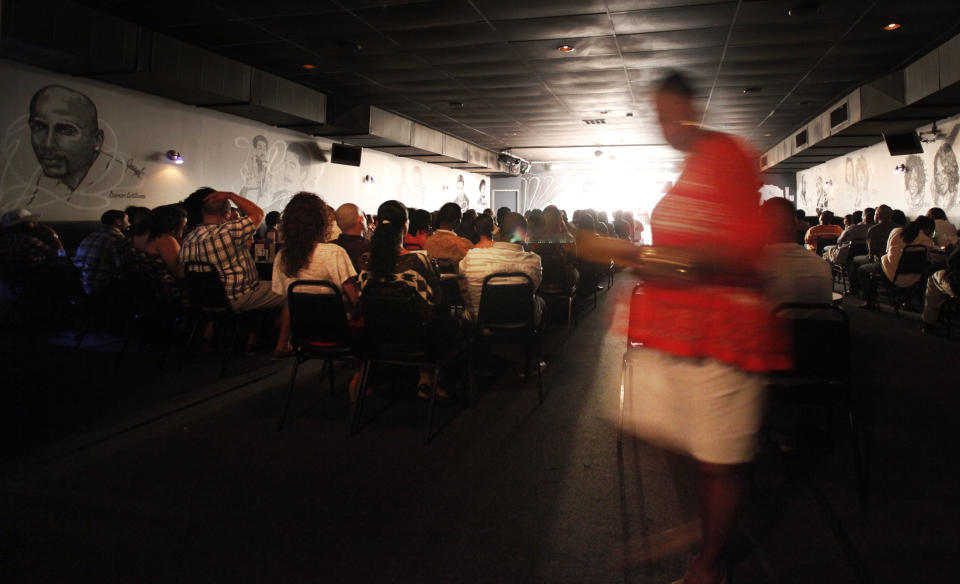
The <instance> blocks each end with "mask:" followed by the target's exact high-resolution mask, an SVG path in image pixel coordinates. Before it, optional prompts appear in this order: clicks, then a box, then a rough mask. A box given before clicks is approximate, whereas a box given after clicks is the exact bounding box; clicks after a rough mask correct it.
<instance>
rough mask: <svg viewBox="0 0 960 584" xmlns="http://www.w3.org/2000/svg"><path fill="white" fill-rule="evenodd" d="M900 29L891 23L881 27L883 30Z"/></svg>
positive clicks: (897, 25)
mask: <svg viewBox="0 0 960 584" xmlns="http://www.w3.org/2000/svg"><path fill="white" fill-rule="evenodd" d="M898 28H900V25H899V24H898V23H896V22H891V23H890V24H888V25H887V26H885V27H883V30H897V29H898Z"/></svg>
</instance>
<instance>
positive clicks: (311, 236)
mask: <svg viewBox="0 0 960 584" xmlns="http://www.w3.org/2000/svg"><path fill="white" fill-rule="evenodd" d="M327 220H328V216H327V205H326V204H325V203H324V202H323V200H322V199H321V198H320V197H318V196H317V195H314V194H313V193H297V194H296V195H294V196H293V198H291V199H290V202H289V203H287V206H286V208H285V209H284V210H283V223H282V224H281V225H280V230H281V232H282V234H283V242H284V243H283V248H282V249H281V250H280V253H279V254H278V255H277V259H276V261H275V262H274V263H273V279H272V281H271V288H272V289H273V292H274V293H276V294H278V295H280V296H283V297H286V295H287V289H288V288H289V287H290V284H292V283H293V282H295V281H297V280H327V281H328V282H332V283H333V284H335V285H337V286H338V287H339V288H340V291H341V293H342V294H343V295H344V300H345V305H346V306H347V307H351V306H355V305H356V304H357V301H358V299H359V292H358V289H357V284H356V276H357V271H356V269H354V267H353V263H352V262H351V261H350V256H349V255H347V250H346V249H344V248H343V247H341V246H339V245H336V244H333V243H323V238H324V234H326V233H327V231H328V225H327ZM341 235H342V234H341ZM306 291H308V292H309V289H307V290H306ZM283 311H284V314H285V315H286V318H287V319H289V317H290V313H289V309H288V308H287V307H286V306H284V308H283ZM281 334H283V335H286V337H285V338H281V339H278V340H277V350H276V351H275V352H274V356H275V357H284V356H286V355H289V354H291V351H290V349H289V342H290V336H289V334H290V331H289V329H286V330H282V331H281Z"/></svg>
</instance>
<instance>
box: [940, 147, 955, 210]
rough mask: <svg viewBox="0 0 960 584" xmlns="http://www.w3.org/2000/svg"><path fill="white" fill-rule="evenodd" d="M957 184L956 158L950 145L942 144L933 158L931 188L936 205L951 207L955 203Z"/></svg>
mask: <svg viewBox="0 0 960 584" xmlns="http://www.w3.org/2000/svg"><path fill="white" fill-rule="evenodd" d="M958 183H960V169H958V167H957V156H956V155H955V154H954V153H953V148H951V147H950V144H947V143H944V144H943V145H942V146H940V148H939V149H938V150H937V154H936V155H935V156H934V157H933V186H934V190H935V191H936V195H937V201H938V203H940V204H941V205H946V206H950V207H952V206H953V205H954V204H955V203H956V196H957V184H958Z"/></svg>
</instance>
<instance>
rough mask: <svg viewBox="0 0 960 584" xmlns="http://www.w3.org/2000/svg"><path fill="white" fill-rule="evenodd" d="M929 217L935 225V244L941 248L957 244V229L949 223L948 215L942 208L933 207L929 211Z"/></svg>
mask: <svg viewBox="0 0 960 584" xmlns="http://www.w3.org/2000/svg"><path fill="white" fill-rule="evenodd" d="M927 217H929V218H931V219H933V223H934V225H935V230H934V238H933V240H934V242H936V244H937V245H938V246H940V247H946V246H948V245H956V244H957V240H958V237H957V228H956V227H954V225H953V223H950V222H949V221H947V214H946V213H945V212H944V211H943V209H941V208H940V207H933V208H931V209H930V210H929V211H927Z"/></svg>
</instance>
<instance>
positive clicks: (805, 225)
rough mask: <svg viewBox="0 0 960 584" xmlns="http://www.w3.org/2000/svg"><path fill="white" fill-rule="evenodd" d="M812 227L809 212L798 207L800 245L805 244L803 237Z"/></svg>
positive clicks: (797, 237) (797, 239)
mask: <svg viewBox="0 0 960 584" xmlns="http://www.w3.org/2000/svg"><path fill="white" fill-rule="evenodd" d="M810 227H811V226H810V222H809V221H807V212H806V211H804V210H803V209H797V234H796V242H797V243H799V244H800V245H803V244H804V241H803V238H804V237H806V235H807V230H808V229H810Z"/></svg>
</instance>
